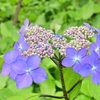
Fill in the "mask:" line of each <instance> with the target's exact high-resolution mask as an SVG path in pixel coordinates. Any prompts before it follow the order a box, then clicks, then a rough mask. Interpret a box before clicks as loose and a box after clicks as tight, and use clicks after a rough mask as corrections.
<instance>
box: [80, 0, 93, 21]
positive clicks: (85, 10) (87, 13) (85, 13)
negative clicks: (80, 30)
mask: <svg viewBox="0 0 100 100" xmlns="http://www.w3.org/2000/svg"><path fill="white" fill-rule="evenodd" d="M93 12H94V2H93V0H89V2H88V3H86V4H85V5H84V6H83V7H82V17H83V19H89V18H90V17H91V16H92V14H93Z"/></svg>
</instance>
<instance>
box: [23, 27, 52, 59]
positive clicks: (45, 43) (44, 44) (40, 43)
mask: <svg viewBox="0 0 100 100" xmlns="http://www.w3.org/2000/svg"><path fill="white" fill-rule="evenodd" d="M52 33H53V31H52V30H46V29H45V28H42V27H40V26H38V25H35V26H31V27H29V28H27V31H26V32H25V34H24V36H25V40H26V42H27V43H28V44H29V49H28V50H26V51H23V52H22V55H26V56H31V55H34V54H38V55H39V56H40V57H41V58H43V57H46V56H48V57H52V56H53V55H54V50H53V48H52V45H51V44H50V43H49V41H50V40H51V39H52Z"/></svg>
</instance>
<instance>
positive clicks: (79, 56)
mask: <svg viewBox="0 0 100 100" xmlns="http://www.w3.org/2000/svg"><path fill="white" fill-rule="evenodd" d="M66 56H67V57H66V58H64V59H63V60H62V65H63V66H65V67H71V66H72V67H73V70H74V71H75V72H77V71H78V70H79V68H80V67H81V66H82V65H83V64H84V63H85V62H87V60H88V55H87V51H86V48H82V49H80V50H79V51H77V50H75V49H74V48H67V49H66Z"/></svg>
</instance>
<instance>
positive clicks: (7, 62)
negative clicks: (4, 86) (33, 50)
mask: <svg viewBox="0 0 100 100" xmlns="http://www.w3.org/2000/svg"><path fill="white" fill-rule="evenodd" d="M18 56H19V53H18V52H17V51H16V50H11V51H9V52H7V53H6V54H5V55H4V65H3V68H2V73H1V74H2V76H6V75H9V74H10V77H11V78H12V76H16V74H13V72H12V69H11V64H12V63H13V62H14V61H15V60H16V59H17V57H18Z"/></svg>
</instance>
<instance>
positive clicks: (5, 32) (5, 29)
mask: <svg viewBox="0 0 100 100" xmlns="http://www.w3.org/2000/svg"><path fill="white" fill-rule="evenodd" d="M0 29H1V34H2V36H4V37H11V33H10V30H9V29H8V27H7V25H6V23H1V25H0Z"/></svg>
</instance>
